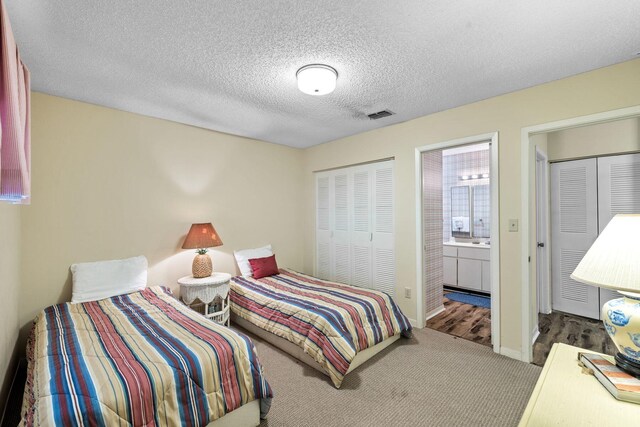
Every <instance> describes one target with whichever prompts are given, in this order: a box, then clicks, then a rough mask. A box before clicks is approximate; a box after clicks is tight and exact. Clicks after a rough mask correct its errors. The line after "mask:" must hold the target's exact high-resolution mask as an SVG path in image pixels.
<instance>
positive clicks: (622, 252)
mask: <svg viewBox="0 0 640 427" xmlns="http://www.w3.org/2000/svg"><path fill="white" fill-rule="evenodd" d="M571 278H572V279H574V280H577V281H578V282H582V283H586V284H588V285H593V286H598V287H600V288H608V289H613V290H616V291H626V292H640V215H616V216H615V217H613V219H612V220H611V221H610V222H609V224H608V225H607V226H606V227H605V229H604V230H603V231H602V233H600V235H599V236H598V238H597V239H596V241H595V242H594V243H593V245H592V246H591V248H590V249H589V251H587V253H586V255H585V256H584V258H582V261H580V263H579V264H578V266H577V267H576V269H575V271H574V272H573V274H572V275H571Z"/></svg>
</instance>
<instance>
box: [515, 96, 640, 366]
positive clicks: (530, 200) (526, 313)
mask: <svg viewBox="0 0 640 427" xmlns="http://www.w3.org/2000/svg"><path fill="white" fill-rule="evenodd" d="M634 117H635V118H640V105H639V106H634V107H628V108H621V109H617V110H612V111H605V112H602V113H596V114H589V115H586V116H580V117H574V118H571V119H565V120H558V121H554V122H549V123H543V124H539V125H535V126H528V127H524V128H522V130H521V133H520V171H521V173H520V185H521V187H520V194H521V215H522V240H521V254H522V256H521V271H522V276H521V283H522V288H521V296H522V298H521V303H522V305H521V314H522V318H521V327H522V328H521V336H522V344H521V355H520V360H522V361H523V362H527V363H529V362H531V360H532V359H533V343H532V338H533V337H532V336H531V331H532V325H531V318H532V312H531V311H532V310H537V304H536V305H533V306H532V305H531V293H530V292H531V286H532V284H531V283H530V280H529V277H530V273H531V268H532V265H531V264H532V263H531V262H529V260H530V251H531V235H530V233H531V226H532V225H531V223H530V218H529V209H531V208H533V207H534V204H535V203H536V200H535V194H532V192H531V191H530V190H529V188H530V185H531V184H532V183H531V168H532V167H533V166H534V164H535V149H534V147H535V144H534V142H533V141H531V140H530V137H531V136H533V135H536V134H541V133H549V132H555V131H559V130H565V129H571V128H575V127H580V126H587V125H592V124H597V123H605V122H611V121H615V120H623V119H630V118H634Z"/></svg>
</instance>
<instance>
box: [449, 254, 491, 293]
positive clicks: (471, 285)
mask: <svg viewBox="0 0 640 427" xmlns="http://www.w3.org/2000/svg"><path fill="white" fill-rule="evenodd" d="M489 253H490V251H489V246H488V245H472V244H464V243H462V244H456V243H445V244H444V245H443V247H442V254H443V258H442V261H443V262H442V267H443V283H444V284H445V285H448V286H455V287H459V288H461V289H469V290H474V291H481V292H486V293H490V292H491V263H490V262H489Z"/></svg>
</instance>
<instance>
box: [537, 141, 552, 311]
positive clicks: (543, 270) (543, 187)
mask: <svg viewBox="0 0 640 427" xmlns="http://www.w3.org/2000/svg"><path fill="white" fill-rule="evenodd" d="M547 165H548V163H547V159H546V157H545V156H544V154H542V153H541V152H536V243H537V248H536V262H537V264H536V280H537V296H538V297H537V298H536V300H537V302H538V313H545V314H549V313H551V298H550V289H549V265H548V251H549V242H547V231H548V227H549V219H548V215H549V201H548V197H549V193H548V186H547V175H548V172H547ZM536 324H537V322H536Z"/></svg>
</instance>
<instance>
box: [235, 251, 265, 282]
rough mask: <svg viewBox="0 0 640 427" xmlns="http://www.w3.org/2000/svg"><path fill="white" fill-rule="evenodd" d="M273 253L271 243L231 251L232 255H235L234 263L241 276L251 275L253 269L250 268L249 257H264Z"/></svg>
mask: <svg viewBox="0 0 640 427" xmlns="http://www.w3.org/2000/svg"><path fill="white" fill-rule="evenodd" d="M271 255H273V250H271V245H267V246H263V247H261V248H255V249H243V250H241V251H233V256H235V257H236V263H238V268H239V269H240V274H242V277H253V270H251V264H249V260H250V259H255V258H265V257H268V256H271Z"/></svg>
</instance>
